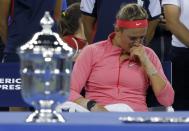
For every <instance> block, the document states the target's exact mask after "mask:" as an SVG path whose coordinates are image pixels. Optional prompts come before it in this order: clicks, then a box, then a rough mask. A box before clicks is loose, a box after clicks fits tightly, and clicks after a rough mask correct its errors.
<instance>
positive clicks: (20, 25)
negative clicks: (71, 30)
mask: <svg viewBox="0 0 189 131" xmlns="http://www.w3.org/2000/svg"><path fill="white" fill-rule="evenodd" d="M61 6H62V0H27V1H23V0H1V1H0V9H1V12H0V23H1V24H0V36H1V39H2V40H3V42H4V43H5V45H6V46H5V50H4V56H3V62H4V63H8V62H19V57H18V55H17V53H16V49H17V48H18V47H20V46H21V45H23V44H24V43H26V42H27V41H28V40H30V39H31V38H32V36H33V34H34V33H36V32H38V31H41V29H42V28H41V26H40V20H41V18H42V17H43V15H44V13H45V11H49V12H50V14H51V16H52V17H53V18H54V19H55V21H58V20H59V19H60V17H61V9H62V7H61ZM9 18H10V19H11V20H10V23H9V25H8V20H9ZM53 30H54V31H56V30H57V27H56V24H55V26H54V27H53Z"/></svg>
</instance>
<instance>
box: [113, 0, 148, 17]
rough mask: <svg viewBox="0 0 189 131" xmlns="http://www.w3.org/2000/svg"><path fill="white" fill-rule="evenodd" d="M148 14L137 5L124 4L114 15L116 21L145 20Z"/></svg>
mask: <svg viewBox="0 0 189 131" xmlns="http://www.w3.org/2000/svg"><path fill="white" fill-rule="evenodd" d="M147 18H148V14H147V12H146V10H145V9H144V8H143V7H142V6H140V5H138V4H134V3H133V4H126V5H123V6H121V8H120V10H119V11H118V13H117V15H116V19H121V20H143V19H147Z"/></svg>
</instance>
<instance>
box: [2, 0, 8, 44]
mask: <svg viewBox="0 0 189 131" xmlns="http://www.w3.org/2000/svg"><path fill="white" fill-rule="evenodd" d="M10 5H11V0H0V9H1V11H0V37H1V39H2V41H3V43H4V44H6V41H7V34H8V17H9V15H10Z"/></svg>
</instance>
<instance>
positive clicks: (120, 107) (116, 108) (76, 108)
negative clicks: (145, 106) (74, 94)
mask: <svg viewBox="0 0 189 131" xmlns="http://www.w3.org/2000/svg"><path fill="white" fill-rule="evenodd" d="M105 108H106V109H107V110H108V111H109V112H134V111H133V109H132V108H131V107H130V106H128V105H127V104H123V103H118V104H109V105H106V106H105ZM56 111H57V112H62V111H69V112H90V111H89V110H87V109H86V108H84V107H82V106H80V105H78V104H76V103H74V102H71V101H67V102H64V103H62V104H59V105H58V106H57V107H56Z"/></svg>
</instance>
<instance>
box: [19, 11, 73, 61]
mask: <svg viewBox="0 0 189 131" xmlns="http://www.w3.org/2000/svg"><path fill="white" fill-rule="evenodd" d="M40 24H41V26H42V31H41V32H37V33H35V34H34V36H33V38H32V39H31V40H29V41H28V42H27V43H26V44H24V45H22V46H21V47H20V48H19V49H18V53H19V55H20V56H23V55H22V54H26V53H31V54H36V55H42V56H43V57H44V58H45V59H46V60H50V59H51V58H52V57H53V55H58V56H63V57H65V58H69V57H72V56H73V55H74V52H73V49H72V48H71V47H69V45H68V44H67V43H65V42H63V41H62V39H61V38H60V36H59V35H58V34H57V33H55V32H53V31H52V29H51V28H52V26H53V25H54V20H53V19H52V18H51V16H50V13H49V12H45V14H44V16H43V18H42V19H41V21H40Z"/></svg>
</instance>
